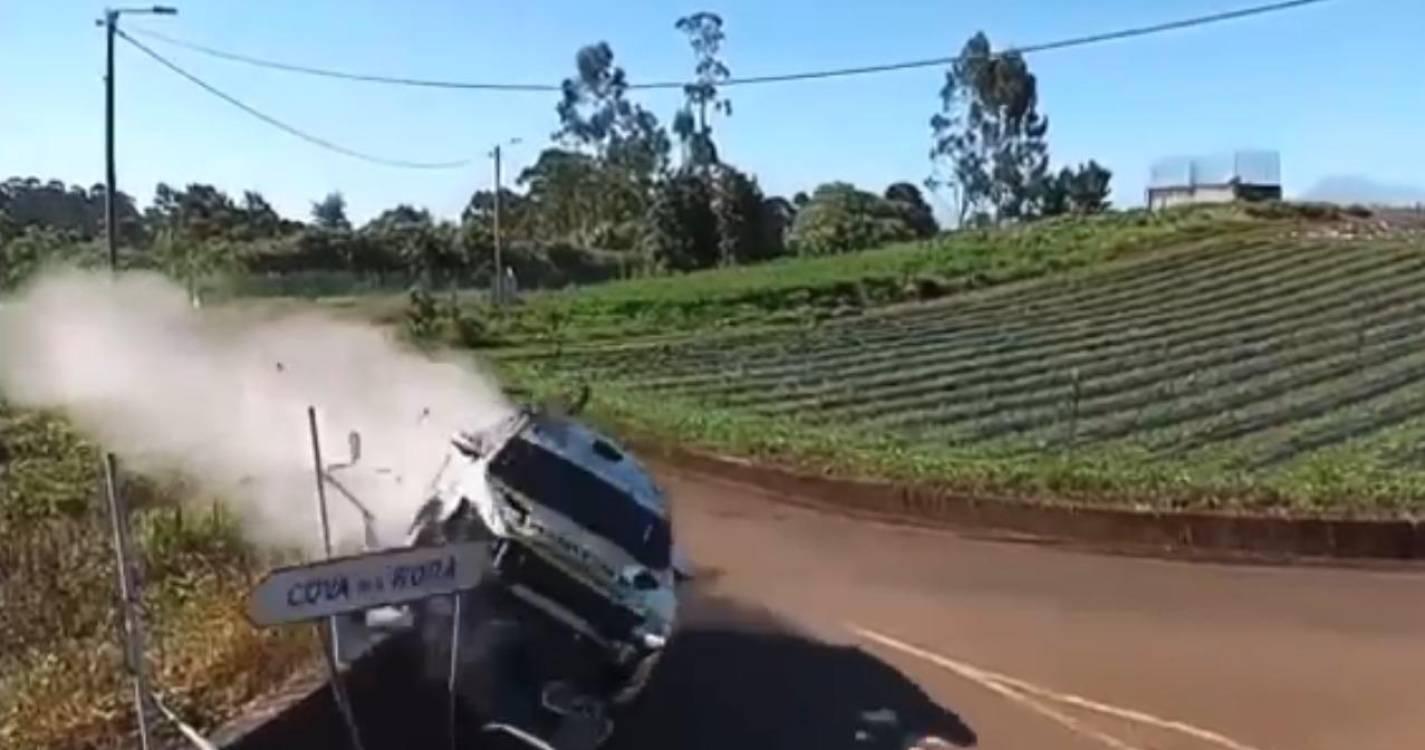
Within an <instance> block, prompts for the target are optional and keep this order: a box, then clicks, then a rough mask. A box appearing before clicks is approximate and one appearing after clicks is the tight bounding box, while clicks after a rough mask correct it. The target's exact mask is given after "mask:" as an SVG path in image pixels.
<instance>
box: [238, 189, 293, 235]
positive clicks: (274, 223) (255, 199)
mask: <svg viewBox="0 0 1425 750" xmlns="http://www.w3.org/2000/svg"><path fill="white" fill-rule="evenodd" d="M284 224H285V222H284V221H283V220H282V217H281V216H278V215H277V210H276V209H274V208H273V207H272V204H270V203H268V202H267V199H266V198H264V197H262V193H259V192H257V191H256V190H245V191H243V194H242V205H241V207H239V209H238V212H237V217H236V226H235V227H234V232H233V234H234V236H235V238H236V239H242V240H255V239H266V238H270V237H276V236H277V235H278V234H280V233H281V232H282V231H283V230H284V228H285V226H284Z"/></svg>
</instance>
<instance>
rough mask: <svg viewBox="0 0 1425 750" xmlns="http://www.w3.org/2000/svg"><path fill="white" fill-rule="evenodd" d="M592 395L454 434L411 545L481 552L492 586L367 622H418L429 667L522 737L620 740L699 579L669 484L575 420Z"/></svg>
mask: <svg viewBox="0 0 1425 750" xmlns="http://www.w3.org/2000/svg"><path fill="white" fill-rule="evenodd" d="M586 399H587V395H586V394H581V395H580V396H579V397H578V398H577V399H576V400H575V401H574V403H573V404H568V405H564V406H551V407H525V408H522V409H520V410H518V411H516V412H514V413H512V414H511V415H509V416H508V417H506V418H504V419H502V420H500V421H499V422H497V423H495V424H493V425H490V426H487V427H484V428H482V429H478V430H473V431H470V432H463V431H462V432H460V433H458V434H456V435H455V436H453V438H452V440H451V444H450V448H449V455H448V456H447V458H446V460H445V462H444V463H443V464H442V465H441V468H440V470H439V472H438V474H437V475H436V476H435V477H434V479H433V480H432V481H431V482H430V485H429V486H430V488H431V491H430V495H429V497H428V499H427V501H426V502H425V504H424V505H423V506H422V508H421V509H420V511H419V512H418V513H417V514H416V518H415V519H414V522H413V524H412V525H411V527H410V529H409V532H408V538H407V539H406V540H405V541H406V544H407V545H408V546H409V548H411V549H413V550H418V549H421V548H429V547H437V546H440V547H446V546H448V545H459V546H461V547H467V546H468V545H476V546H478V548H479V550H480V560H481V561H482V569H481V571H480V573H479V582H478V584H476V585H475V586H474V587H473V588H467V589H464V590H463V591H462V592H461V593H458V594H455V595H453V596H437V597H431V598H426V599H423V600H420V601H415V602H410V603H406V604H404V605H402V606H401V607H400V609H402V610H403V611H404V614H405V615H406V616H405V617H391V615H392V614H393V613H392V612H390V611H386V610H384V609H383V610H381V611H376V610H373V611H370V612H367V613H366V615H365V618H364V622H363V623H362V625H361V627H364V628H366V629H367V630H370V631H376V630H381V631H389V630H390V629H392V628H393V627H394V628H396V629H401V628H405V627H408V628H411V629H414V631H415V632H416V634H417V635H418V637H419V639H420V642H421V643H422V649H423V651H424V652H425V654H426V658H427V664H426V669H425V672H426V674H428V675H429V676H430V677H431V678H432V679H437V678H439V679H444V680H448V681H449V683H450V685H451V687H452V692H453V694H454V696H455V700H456V701H458V703H459V704H460V707H461V709H462V710H463V711H464V712H466V713H468V714H470V715H473V716H475V717H478V719H479V721H480V722H482V725H483V731H484V732H488V733H491V734H492V735H498V738H497V739H498V740H499V741H501V742H506V743H514V744H515V745H516V746H520V745H527V746H532V747H541V748H553V749H554V750H574V749H575V748H585V749H587V748H593V747H596V746H597V745H599V744H600V743H602V742H603V741H604V740H606V739H607V738H608V737H609V736H610V734H611V733H612V731H613V724H614V720H615V718H616V717H617V716H618V715H619V713H620V712H621V711H623V710H625V709H626V708H627V707H629V706H630V705H631V704H633V703H634V702H635V701H636V700H637V699H638V697H639V696H640V695H641V694H642V693H643V691H644V688H645V687H646V686H647V684H648V682H649V678H650V676H651V675H652V674H653V672H654V670H655V669H656V667H657V664H658V662H659V659H660V657H661V655H662V654H663V651H664V649H665V647H666V646H667V644H668V642H669V640H670V638H672V636H673V632H674V626H675V623H676V619H677V611H678V592H679V588H680V587H681V585H682V584H683V583H684V582H686V581H687V580H688V579H689V578H690V576H689V574H688V571H687V568H686V565H685V563H683V562H682V557H681V555H680V554H679V552H678V551H677V550H676V548H675V545H674V542H673V538H672V530H671V523H670V521H671V519H670V513H669V507H668V502H667V498H666V497H665V495H664V494H663V492H662V491H661V490H660V489H659V488H658V487H657V485H656V484H655V483H654V481H653V480H652V478H651V477H650V475H649V473H648V472H647V471H646V470H645V469H644V467H643V466H642V465H641V464H640V463H639V462H638V461H637V460H636V459H635V458H634V457H633V456H632V455H630V454H629V453H628V452H626V451H625V450H624V449H623V448H622V447H620V446H619V445H618V444H616V443H615V442H614V441H612V440H610V439H609V438H607V437H605V436H604V435H601V434H599V433H598V432H596V431H594V430H592V429H590V428H589V427H587V426H585V425H583V424H581V423H580V422H578V421H576V420H575V419H574V417H573V415H574V414H575V413H577V411H578V407H580V406H582V404H583V402H584V401H585V400H586ZM378 620H379V621H378ZM391 623H397V624H396V625H394V626H393V625H392V624H391ZM353 635H355V634H353ZM492 739H496V738H494V737H492Z"/></svg>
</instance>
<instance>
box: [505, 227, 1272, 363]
mask: <svg viewBox="0 0 1425 750" xmlns="http://www.w3.org/2000/svg"><path fill="white" fill-rule="evenodd" d="M1279 228H1280V227H1276V226H1275V225H1273V224H1272V223H1271V222H1268V221H1266V220H1262V219H1258V218H1255V217H1253V216H1250V215H1248V214H1247V213H1245V212H1243V211H1241V210H1237V209H1230V208H1211V207H1209V208H1197V209H1188V210H1180V211H1170V212H1162V213H1157V214H1150V213H1147V212H1143V211H1131V212H1124V213H1112V214H1103V215H1099V216H1092V217H1087V218H1069V217H1064V218H1056V219H1047V220H1044V221H1040V222H1035V223H1032V224H1025V225H1019V226H1012V227H1006V228H1002V229H981V230H971V231H963V232H954V233H949V234H945V235H941V236H938V237H935V238H933V239H928V240H922V241H915V242H907V243H902V244H898V245H893V246H890V247H882V248H877V249H874V250H864V251H861V252H855V253H844V254H838V255H829V256H825V257H805V258H787V259H783V260H778V261H774V262H770V263H762V264H757V265H752V266H742V267H733V268H722V269H716V270H711V271H703V272H699V273H693V274H687V275H682V276H665V277H654V278H645V279H635V280H630V281H622V282H613V283H608V284H601V285H598V286H592V287H587V288H581V289H576V290H568V291H563V292H550V293H545V294H541V295H539V296H536V297H531V298H530V299H529V300H528V301H527V303H526V304H524V305H523V306H521V307H520V308H517V309H516V310H514V311H513V312H509V313H506V318H505V319H503V320H495V321H493V325H494V326H495V327H496V329H497V330H501V331H503V332H504V333H505V336H506V338H507V340H509V341H512V342H520V343H528V342H538V341H539V340H540V339H542V338H545V337H546V336H547V330H546V329H547V326H546V325H545V321H546V320H547V318H548V317H549V316H550V315H551V314H556V315H559V316H562V317H563V318H564V320H565V323H566V325H565V328H564V330H563V332H562V335H563V336H564V337H565V338H566V339H567V340H570V341H573V342H589V341H592V340H597V339H622V338H627V337H632V336H664V335H687V334H697V335H699V336H705V335H707V334H709V333H710V332H712V331H714V330H716V329H731V328H735V327H740V326H756V327H763V326H788V325H795V326H802V325H806V324H808V323H812V322H816V321H824V320H827V319H830V318H836V317H845V316H854V315H859V314H861V313H863V312H865V311H867V310H869V309H872V308H877V307H882V306H886V305H892V304H896V303H902V302H916V301H924V300H930V299H936V298H940V297H945V296H950V295H955V294H960V293H963V292H966V291H970V290H974V289H979V288H982V287H989V286H993V285H996V284H1004V283H1007V282H1013V281H1023V280H1027V279H1033V278H1036V277H1039V276H1044V275H1046V274H1052V273H1057V272H1064V271H1069V270H1072V269H1077V268H1084V267H1089V266H1093V265H1096V264H1099V263H1103V262H1105V261H1109V260H1114V259H1120V258H1127V257H1129V256H1132V255H1135V254H1137V253H1139V252H1142V251H1146V250H1152V249H1163V248H1173V247H1184V246H1187V245H1190V244H1191V243H1194V242H1196V241H1204V242H1209V243H1215V244H1218V245H1230V244H1232V243H1235V242H1240V241H1244V240H1242V239H1240V238H1241V237H1242V236H1244V235H1246V234H1249V233H1251V232H1253V231H1273V230H1274V229H1279ZM485 315H486V316H487V317H488V316H489V313H488V312H486V313H485Z"/></svg>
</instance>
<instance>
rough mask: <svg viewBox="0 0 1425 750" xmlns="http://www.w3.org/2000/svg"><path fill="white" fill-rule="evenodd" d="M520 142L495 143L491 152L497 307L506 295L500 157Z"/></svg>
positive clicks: (492, 291)
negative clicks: (502, 257)
mask: <svg viewBox="0 0 1425 750" xmlns="http://www.w3.org/2000/svg"><path fill="white" fill-rule="evenodd" d="M519 142H520V139H518V138H511V139H509V140H508V141H505V142H504V143H497V144H495V150H494V151H492V152H490V156H492V157H494V159H495V226H494V229H495V278H494V279H493V281H492V282H491V283H490V294H491V299H492V301H493V302H494V304H495V306H496V307H499V306H500V305H501V304H502V303H503V302H504V297H505V294H504V290H505V269H504V265H503V263H501V257H500V255H501V252H502V249H503V248H502V245H503V239H502V238H501V236H500V157H501V155H502V153H503V148H504V147H505V146H513V145H515V144H517V143H519Z"/></svg>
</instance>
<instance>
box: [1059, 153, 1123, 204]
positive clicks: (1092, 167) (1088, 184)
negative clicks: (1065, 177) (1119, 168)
mask: <svg viewBox="0 0 1425 750" xmlns="http://www.w3.org/2000/svg"><path fill="white" fill-rule="evenodd" d="M1112 179H1113V172H1111V171H1109V169H1108V168H1107V167H1105V166H1103V165H1101V164H1099V163H1098V162H1096V161H1094V160H1092V159H1090V160H1089V163H1088V164H1080V165H1079V169H1078V171H1077V172H1076V173H1074V178H1073V181H1072V182H1071V183H1070V187H1069V205H1070V206H1071V207H1072V210H1073V211H1074V213H1080V214H1096V213H1101V212H1102V211H1104V210H1105V209H1107V208H1108V191H1109V181H1110V180H1112Z"/></svg>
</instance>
